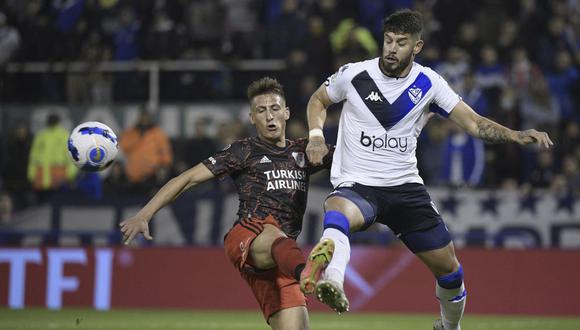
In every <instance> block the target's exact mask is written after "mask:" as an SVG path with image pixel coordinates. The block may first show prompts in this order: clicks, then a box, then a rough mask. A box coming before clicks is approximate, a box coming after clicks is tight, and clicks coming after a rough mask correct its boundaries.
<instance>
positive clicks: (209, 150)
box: [179, 117, 219, 173]
mask: <svg viewBox="0 0 580 330" xmlns="http://www.w3.org/2000/svg"><path fill="white" fill-rule="evenodd" d="M210 121H211V120H210V119H209V118H206V117H204V118H199V119H198V120H196V121H195V124H194V125H195V135H194V136H193V137H192V138H190V139H188V140H187V143H186V148H185V150H183V152H182V153H180V154H181V155H184V159H183V160H184V161H185V166H184V168H182V169H180V170H179V173H181V172H183V170H184V169H188V168H190V167H192V166H194V165H195V164H197V163H199V162H201V161H202V160H204V159H206V158H208V157H209V156H211V155H213V154H214V153H215V152H216V151H218V149H219V146H218V143H217V141H216V140H215V139H214V138H212V137H211V136H210V134H209V128H210V127H209V126H210Z"/></svg>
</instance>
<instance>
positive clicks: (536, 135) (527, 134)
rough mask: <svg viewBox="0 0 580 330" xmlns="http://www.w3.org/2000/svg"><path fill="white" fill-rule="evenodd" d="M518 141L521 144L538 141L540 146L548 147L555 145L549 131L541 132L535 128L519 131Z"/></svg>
mask: <svg viewBox="0 0 580 330" xmlns="http://www.w3.org/2000/svg"><path fill="white" fill-rule="evenodd" d="M516 141H517V142H518V143H519V144H521V145H527V144H531V143H537V144H538V146H540V147H544V148H546V149H549V148H550V147H551V146H553V145H554V142H552V140H550V137H549V136H548V133H546V132H539V131H536V130H535V129H528V130H525V131H520V132H518V135H517V140H516Z"/></svg>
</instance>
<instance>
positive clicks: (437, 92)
mask: <svg viewBox="0 0 580 330" xmlns="http://www.w3.org/2000/svg"><path fill="white" fill-rule="evenodd" d="M425 69H426V72H427V74H428V75H429V76H430V78H431V80H432V81H433V87H434V88H433V92H434V93H433V101H432V105H431V106H430V108H429V110H430V111H432V112H436V113H438V114H440V115H442V116H443V117H445V118H447V117H449V114H450V113H451V110H453V108H455V106H456V105H457V104H458V103H459V101H461V97H460V96H459V95H458V94H457V93H455V91H454V90H453V89H452V88H451V86H449V83H447V81H445V79H443V77H441V76H440V75H439V74H438V73H437V72H435V71H433V70H431V69H430V68H425Z"/></svg>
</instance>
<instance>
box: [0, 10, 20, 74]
mask: <svg viewBox="0 0 580 330" xmlns="http://www.w3.org/2000/svg"><path fill="white" fill-rule="evenodd" d="M19 47H20V33H19V32H18V30H17V29H15V28H14V27H12V26H9V25H8V22H7V20H6V15H4V13H2V12H0V68H2V67H3V66H4V65H5V64H6V63H7V62H8V61H9V60H10V59H11V58H12V57H13V56H14V55H15V54H16V51H18V48H19Z"/></svg>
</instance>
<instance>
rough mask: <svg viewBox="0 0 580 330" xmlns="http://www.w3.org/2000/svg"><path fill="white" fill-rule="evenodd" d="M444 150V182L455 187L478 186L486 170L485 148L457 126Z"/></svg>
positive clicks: (448, 138) (453, 126)
mask: <svg viewBox="0 0 580 330" xmlns="http://www.w3.org/2000/svg"><path fill="white" fill-rule="evenodd" d="M450 129H451V132H450V134H449V135H447V138H446V139H445V142H444V148H443V166H442V168H443V172H442V176H443V177H442V181H443V182H445V183H447V184H449V185H452V186H455V187H459V186H471V187H474V186H478V185H479V184H480V182H481V178H482V175H483V171H484V169H485V147H484V145H483V142H482V141H481V140H479V139H476V138H474V137H472V136H470V135H468V134H467V133H465V132H464V131H462V130H461V129H460V128H458V127H457V126H455V125H451V126H450Z"/></svg>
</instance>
